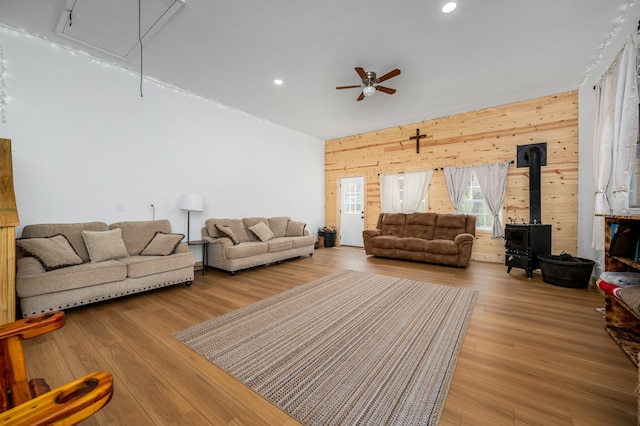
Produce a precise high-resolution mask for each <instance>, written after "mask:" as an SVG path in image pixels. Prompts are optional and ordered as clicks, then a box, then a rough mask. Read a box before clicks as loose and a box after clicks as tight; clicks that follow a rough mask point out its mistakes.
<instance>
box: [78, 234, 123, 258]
mask: <svg viewBox="0 0 640 426" xmlns="http://www.w3.org/2000/svg"><path fill="white" fill-rule="evenodd" d="M82 239H84V244H85V245H86V246H87V251H88V252H89V259H91V262H94V263H95V262H103V261H105V260H111V259H120V258H123V257H129V253H128V252H127V247H126V246H125V245H124V241H123V240H122V229H121V228H116V229H112V230H110V231H82Z"/></svg>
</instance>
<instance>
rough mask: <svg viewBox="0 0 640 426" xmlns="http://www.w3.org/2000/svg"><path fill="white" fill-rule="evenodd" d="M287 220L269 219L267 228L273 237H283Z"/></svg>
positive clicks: (279, 217)
mask: <svg viewBox="0 0 640 426" xmlns="http://www.w3.org/2000/svg"><path fill="white" fill-rule="evenodd" d="M288 223H289V218H288V217H287V216H278V217H270V218H269V228H271V230H272V231H273V235H275V236H276V238H277V237H284V236H285V234H286V233H287V224H288Z"/></svg>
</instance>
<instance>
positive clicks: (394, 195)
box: [380, 173, 400, 213]
mask: <svg viewBox="0 0 640 426" xmlns="http://www.w3.org/2000/svg"><path fill="white" fill-rule="evenodd" d="M399 178H400V176H399V175H398V173H386V174H381V175H380V210H381V212H382V213H397V212H399V211H400V184H399Z"/></svg>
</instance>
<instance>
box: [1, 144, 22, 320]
mask: <svg viewBox="0 0 640 426" xmlns="http://www.w3.org/2000/svg"><path fill="white" fill-rule="evenodd" d="M18 225H19V222H18V210H17V208H16V197H15V193H14V191H13V168H12V167H11V141H10V140H9V139H0V324H6V323H8V322H11V321H13V320H15V319H16V290H15V282H16V243H15V239H16V228H15V227H16V226H18Z"/></svg>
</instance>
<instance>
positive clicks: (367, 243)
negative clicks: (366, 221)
mask: <svg viewBox="0 0 640 426" xmlns="http://www.w3.org/2000/svg"><path fill="white" fill-rule="evenodd" d="M379 235H382V230H380V229H365V230H364V231H362V242H363V243H364V252H365V253H366V254H368V255H369V254H372V251H371V239H372V238H373V237H377V236H379Z"/></svg>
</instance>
